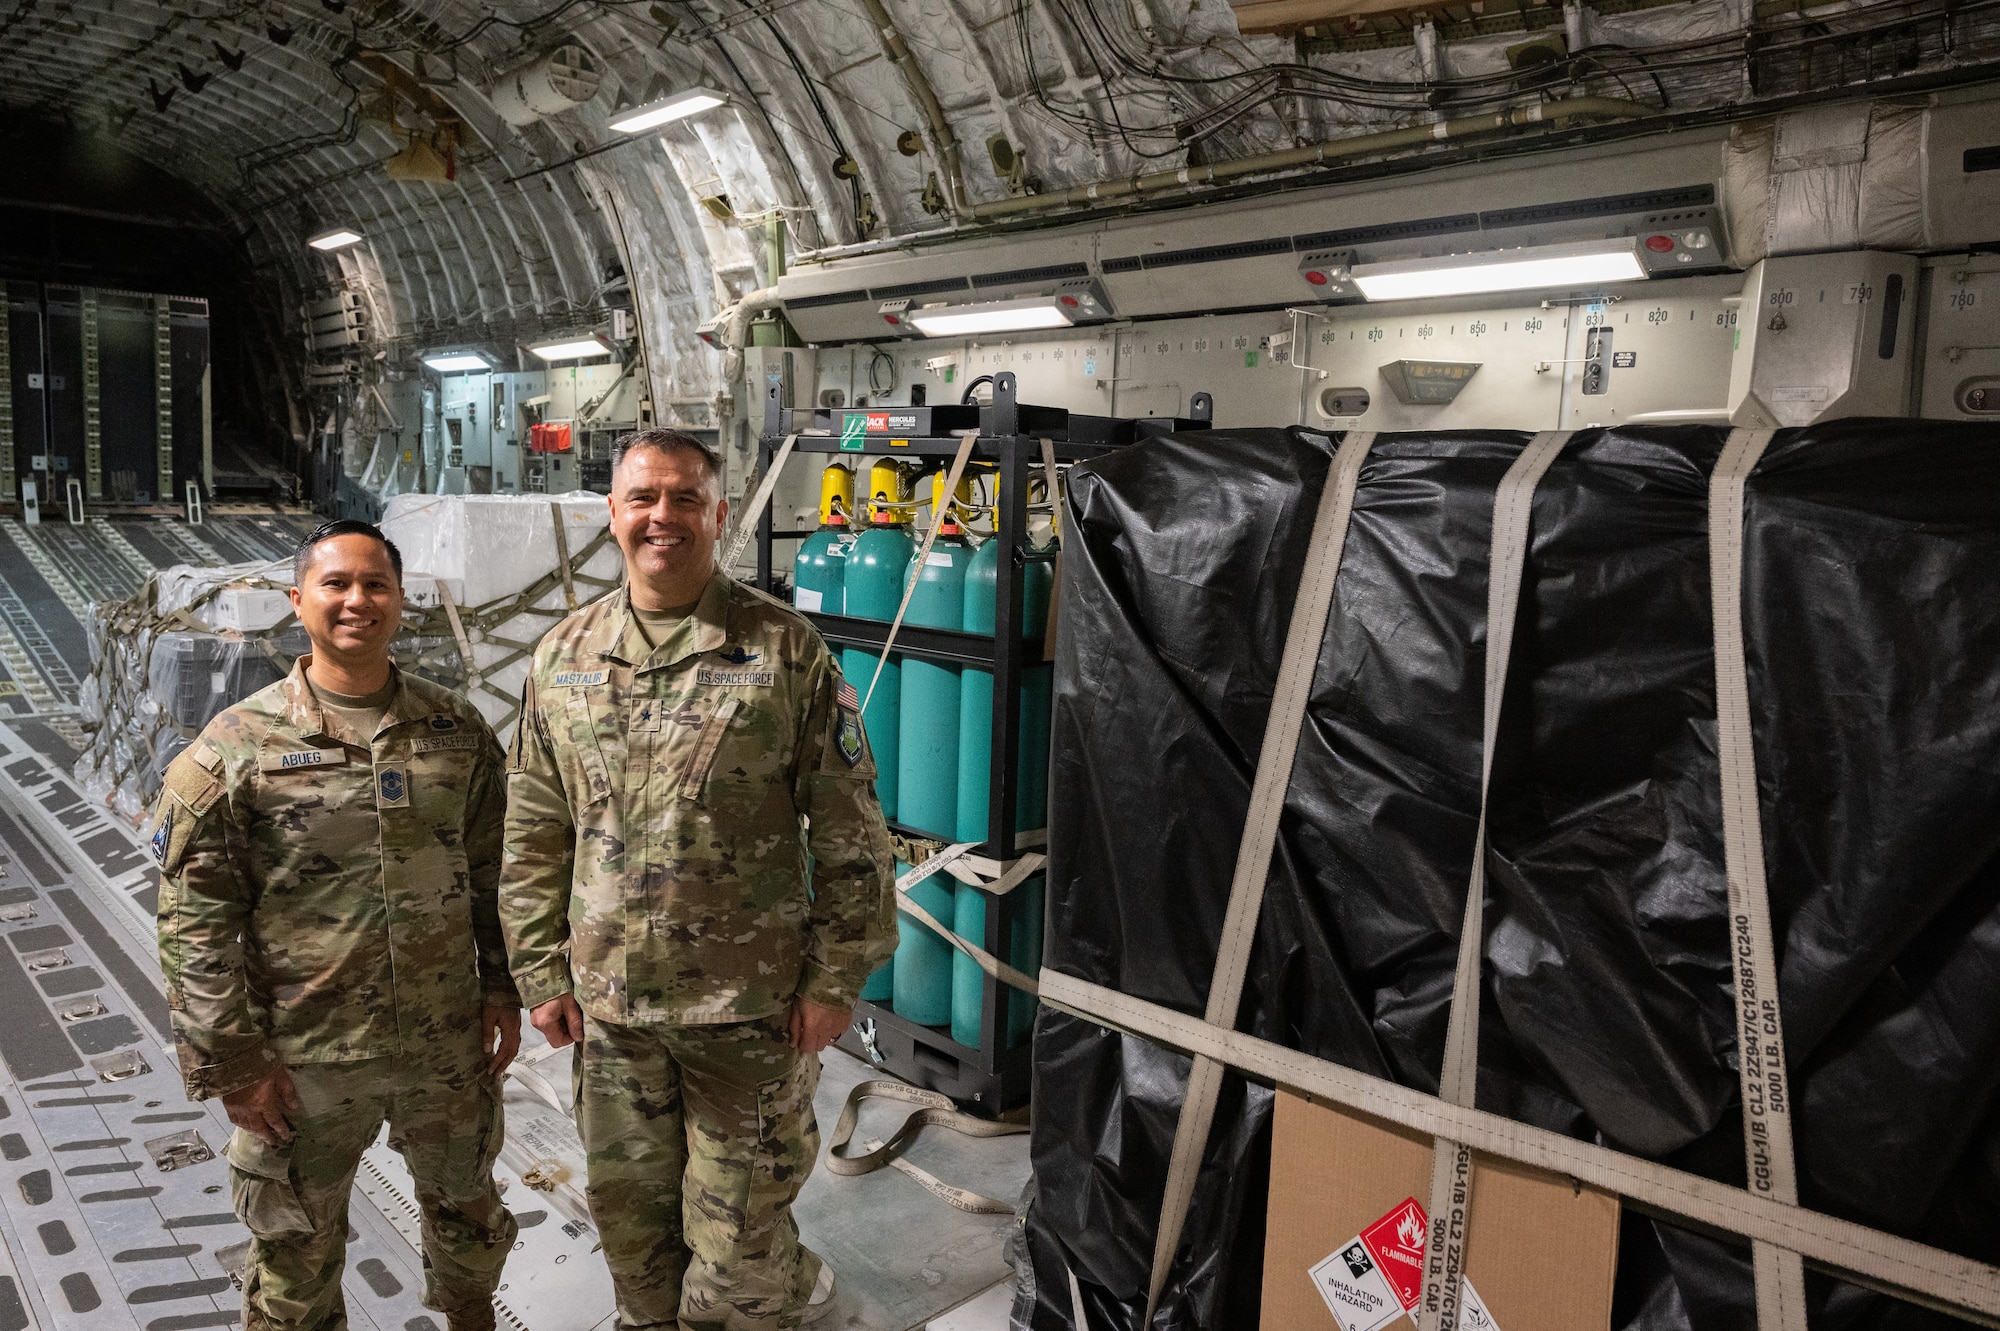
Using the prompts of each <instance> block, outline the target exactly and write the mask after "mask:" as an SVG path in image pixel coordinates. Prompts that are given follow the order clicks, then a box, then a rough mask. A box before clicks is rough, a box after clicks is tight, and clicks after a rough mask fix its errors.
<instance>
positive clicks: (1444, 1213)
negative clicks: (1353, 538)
mask: <svg viewBox="0 0 2000 1331" xmlns="http://www.w3.org/2000/svg"><path fill="white" fill-rule="evenodd" d="M1569 435H1570V432H1569V431H1567V430H1549V431H1544V432H1543V433H1541V434H1538V435H1536V436H1535V437H1534V438H1533V439H1531V440H1529V441H1528V446H1527V447H1526V448H1524V449H1522V450H1521V455H1520V456H1519V457H1517V458H1515V459H1514V465H1513V466H1511V467H1509V468H1507V474H1506V475H1505V476H1503V477H1501V478H1500V488H1499V490H1498V491H1496V492H1495V493H1494V496H1493V548H1492V555H1491V557H1490V558H1489V559H1488V561H1487V566H1486V567H1487V571H1486V697H1485V705H1484V717H1483V725H1482V727H1481V730H1480V758H1479V831H1478V834H1477V835H1476V836H1475V837H1474V839H1473V842H1472V878H1471V881H1470V882H1469V883H1468V884H1467V885H1466V889H1465V921H1464V923H1463V924H1462V925H1461V926H1460V927H1459V933H1458V973H1457V976H1456V978H1455V979H1454V980H1453V982H1452V990H1451V1020H1450V1022H1449V1023H1448V1024H1447V1026H1446V1027H1445V1039H1444V1065H1443V1067H1442V1069H1441V1070H1440V1072H1439V1074H1438V1095H1439V1097H1440V1098H1441V1099H1443V1100H1445V1101H1446V1102H1448V1103H1450V1104H1455V1105H1468V1106H1469V1105H1471V1104H1472V1103H1473V1099H1474V1092H1475V1091H1476V1089H1477V1086H1478V1081H1479V1003H1480V998H1481V983H1482V982H1481V972H1480V960H1481V958H1482V957H1484V956H1485V952H1486V800H1487V795H1488V793H1489V790H1490V788H1491V785H1492V780H1493V745H1494V742H1495V740H1496V738H1497V737H1498V735H1499V733H1500V705H1501V703H1502V702H1503V701H1505V699H1506V693H1507V660H1508V657H1509V655H1510V654H1511V653H1512V651H1513V647H1514V615H1515V611H1516V610H1517V609H1518V608H1519V606H1520V603H1521V579H1522V575H1523V574H1524V573H1525V572H1526V571H1527V564H1528V519H1529V517H1530V515H1531V514H1532V512H1533V510H1534V505H1535V487H1536V486H1537V485H1539V484H1541V480H1542V476H1543V474H1544V473H1546V472H1547V471H1548V469H1549V464H1550V463H1552V462H1554V461H1555V460H1556V454H1558V453H1560V452H1562V450H1563V445H1564V444H1567V443H1568V442H1569ZM1471 1208H1472V1152H1471V1150H1470V1149H1469V1148H1468V1147H1467V1146H1466V1145H1465V1144H1464V1143H1463V1142H1456V1141H1449V1140H1446V1139H1445V1138H1442V1137H1440V1138H1439V1139H1438V1140H1437V1143H1436V1145H1435V1147H1434V1149H1433V1151H1432V1155H1431V1195H1430V1212H1429V1214H1430V1218H1431V1219H1430V1228H1429V1232H1428V1235H1427V1236H1426V1239H1425V1249H1424V1285H1423V1293H1422V1296H1421V1297H1420V1299H1419V1300H1418V1302H1417V1325H1418V1327H1419V1328H1420V1329H1421V1331H1458V1314H1459V1306H1460V1305H1459V1281H1460V1279H1461V1278H1462V1277H1463V1276H1464V1274H1465V1239H1466V1235H1467V1233H1468V1232H1469V1226H1468V1224H1467V1219H1468V1217H1469V1216H1470V1214H1471Z"/></svg>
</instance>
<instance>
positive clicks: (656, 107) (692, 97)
mask: <svg viewBox="0 0 2000 1331" xmlns="http://www.w3.org/2000/svg"><path fill="white" fill-rule="evenodd" d="M728 100H729V99H728V98H727V97H724V96H723V95H722V94H721V93H719V92H713V91H711V90H709V89H707V88H689V89H687V90H686V91H685V92H677V93H675V94H674V95H673V96H671V97H662V98H661V99H660V100H659V101H657V102H648V103H646V104H645V105H644V106H635V107H633V108H632V109H631V110H630V111H626V112H623V113H621V114H620V115H619V116H618V117H617V118H616V119H615V120H613V121H612V122H611V128H613V129H615V130H617V131H618V132H619V133H620V134H637V133H639V132H640V131H642V130H648V129H652V128H654V127H656V126H659V125H664V124H666V123H667V122H668V121H670V120H684V119H686V118H687V117H688V116H691V115H698V114H700V113H701V112H703V111H709V110H713V109H714V108H715V107H718V106H721V105H722V104H723V103H724V102H726V101H728Z"/></svg>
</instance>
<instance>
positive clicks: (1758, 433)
mask: <svg viewBox="0 0 2000 1331" xmlns="http://www.w3.org/2000/svg"><path fill="white" fill-rule="evenodd" d="M1772 433H1773V432H1772V431H1770V430H1733V431H1731V432H1730V435H1729V441H1728V442H1727V443H1726V444H1724V445H1723V448H1722V456H1721V458H1720V459H1719V460H1718V461H1717V462H1716V464H1715V471H1714V473H1713V474H1712V475H1711V476H1710V478H1709V483H1708V577H1709V584H1710V595H1711V596H1712V597H1713V598H1714V604H1715V733H1716V745H1715V747H1716V754H1717V756H1718V758H1720V760H1721V767H1722V860H1723V866H1724V868H1725V870H1726V871H1727V873H1728V877H1729V944H1730V945H1729V953H1730V956H1731V957H1732V958H1733V959H1734V962H1735V967H1736V1046H1737V1048H1736V1066H1737V1079H1738V1081H1739V1082H1740V1083H1741V1086H1742V1093H1743V1150H1744V1154H1745V1156H1746V1157H1747V1162H1748V1167H1749V1181H1750V1188H1751V1190H1752V1191H1753V1192H1756V1193H1759V1194H1761V1195H1763V1196H1766V1197H1769V1198H1770V1199H1771V1200H1773V1201H1776V1202H1781V1203H1784V1204H1786V1205H1797V1203H1798V1200H1799V1181H1798V1173H1797V1169H1796V1167H1795V1165H1794V1162H1793V1157H1792V1103H1791V1102H1792V1095H1791V1090H1792V1086H1791V1076H1790V1071H1789V1066H1788V1064H1787V1063H1786V1061H1785V1030H1784V1023H1783V1022H1782V1021H1781V1020H1780V1018H1779V1015H1778V967H1777V949H1776V947H1775V946H1774V944H1773V941H1772V938H1771V899H1770V893H1769V891H1768V889H1767V886H1766V880H1765V876H1764V824H1763V819H1762V818H1761V817H1760V815H1759V812H1758V802H1757V755H1756V750H1755V748H1754V747H1753V746H1752V742H1751V734H1750V680H1749V673H1748V665H1747V663H1746V662H1745V660H1744V655H1743V487H1744V484H1745V482H1746V481H1748V479H1749V477H1750V472H1751V469H1752V468H1754V467H1755V466H1756V465H1757V460H1758V459H1759V458H1761V457H1763V456H1764V450H1765V449H1766V448H1768V447H1770V444H1771V435H1772ZM1751 1259H1752V1261H1751V1265H1752V1267H1753V1268H1754V1269H1755V1271H1756V1276H1757V1324H1758V1325H1759V1326H1760V1327H1762V1328H1764V1331H1805V1326H1806V1308H1805V1269H1804V1266H1803V1264H1802V1263H1801V1262H1800V1260H1799V1255H1798V1254H1797V1253H1795V1252H1787V1251H1785V1250H1784V1249H1782V1248H1780V1247H1776V1246H1774V1245H1772V1244H1769V1243H1758V1244H1754V1245H1752V1247H1751Z"/></svg>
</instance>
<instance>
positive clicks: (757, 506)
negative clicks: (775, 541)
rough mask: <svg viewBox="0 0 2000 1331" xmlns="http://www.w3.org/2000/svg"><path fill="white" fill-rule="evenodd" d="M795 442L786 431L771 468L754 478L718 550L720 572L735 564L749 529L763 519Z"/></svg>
mask: <svg viewBox="0 0 2000 1331" xmlns="http://www.w3.org/2000/svg"><path fill="white" fill-rule="evenodd" d="M798 442H799V437H798V435H796V434H788V435H786V436H785V442H784V443H782V444H779V445H778V455H777V456H776V457H774V458H772V459H771V469H770V470H769V471H767V472H765V473H764V477H763V479H762V480H760V481H758V482H757V489H756V491H755V492H754V493H753V494H752V495H751V496H750V502H749V504H748V505H747V506H745V508H744V510H743V512H742V513H741V514H740V515H739V516H738V517H737V519H736V530H735V531H733V532H731V533H730V535H729V544H728V546H727V547H725V548H724V550H723V552H722V562H721V564H720V565H719V567H720V568H721V569H722V571H723V572H725V573H727V572H728V571H729V570H730V569H732V568H735V567H736V561H737V560H739V559H741V558H742V557H743V547H744V546H746V545H748V544H750V533H752V532H754V531H756V530H757V524H758V523H759V522H760V521H762V520H763V517H764V507H765V505H767V504H769V503H770V502H771V494H772V492H773V491H775V490H776V489H777V488H778V477H779V476H780V475H781V474H783V472H784V470H785V463H787V462H788V461H790V460H791V456H792V447H793V445H795V444H797V443H798Z"/></svg>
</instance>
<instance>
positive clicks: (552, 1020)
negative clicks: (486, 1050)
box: [509, 994, 583, 1057]
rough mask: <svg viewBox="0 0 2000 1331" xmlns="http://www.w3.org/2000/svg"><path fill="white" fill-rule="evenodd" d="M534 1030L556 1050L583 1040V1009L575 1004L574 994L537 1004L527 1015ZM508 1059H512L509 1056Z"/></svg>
mask: <svg viewBox="0 0 2000 1331" xmlns="http://www.w3.org/2000/svg"><path fill="white" fill-rule="evenodd" d="M528 1020H529V1022H530V1023H532V1024H533V1025H534V1028H535V1029H536V1030H538V1031H540V1032H541V1033H542V1034H543V1035H546V1036H547V1037H548V1039H549V1044H550V1045H551V1046H553V1047H555V1048H557V1049H560V1048H562V1047H563V1046H564V1045H567V1044H577V1043H579V1042H580V1041H581V1040H582V1039H583V1009H582V1008H580V1007H578V1006H577V1004H576V995H575V994H564V995H562V996H561V997H560V998H551V999H550V1000H549V1001H548V1002H546V1003H542V1004H538V1005H537V1006H536V1008H535V1010H534V1011H532V1012H530V1013H529V1014H528ZM509 1057H512V1055H511V1054H510V1055H509Z"/></svg>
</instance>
